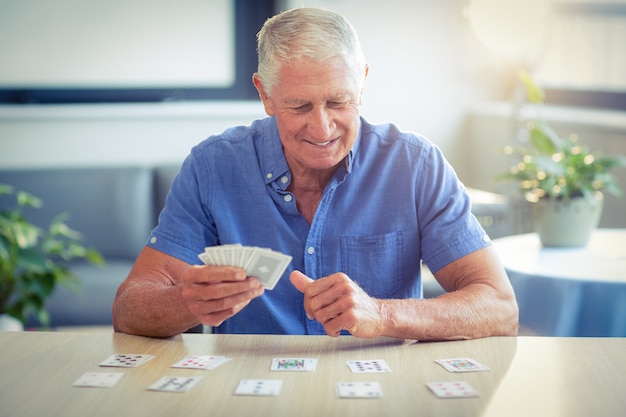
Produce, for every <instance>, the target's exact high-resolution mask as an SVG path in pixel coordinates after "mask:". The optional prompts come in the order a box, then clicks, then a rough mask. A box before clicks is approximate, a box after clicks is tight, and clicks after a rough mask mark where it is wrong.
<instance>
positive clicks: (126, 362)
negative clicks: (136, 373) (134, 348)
mask: <svg viewBox="0 0 626 417" xmlns="http://www.w3.org/2000/svg"><path fill="white" fill-rule="evenodd" d="M153 358H154V356H152V355H148V354H135V353H116V354H114V355H111V356H109V357H108V358H107V359H106V360H105V361H104V362H101V363H100V366H112V367H118V368H136V367H138V366H139V365H143V364H144V363H146V362H148V361H149V360H150V359H153Z"/></svg>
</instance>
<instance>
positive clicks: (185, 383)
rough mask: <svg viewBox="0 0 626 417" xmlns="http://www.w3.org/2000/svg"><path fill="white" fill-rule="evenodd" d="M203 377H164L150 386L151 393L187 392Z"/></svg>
mask: <svg viewBox="0 0 626 417" xmlns="http://www.w3.org/2000/svg"><path fill="white" fill-rule="evenodd" d="M202 378H203V377H201V376H193V377H191V376H164V377H163V378H161V379H159V380H158V381H157V382H155V383H154V384H152V385H150V386H149V387H148V389H149V390H150V391H164V392H187V391H189V390H190V389H192V388H193V387H195V386H196V385H197V384H198V382H200V381H201V380H202Z"/></svg>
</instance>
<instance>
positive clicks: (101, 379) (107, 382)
mask: <svg viewBox="0 0 626 417" xmlns="http://www.w3.org/2000/svg"><path fill="white" fill-rule="evenodd" d="M122 376H124V373H122V372H85V373H84V374H83V375H82V376H81V377H80V378H78V379H77V380H76V381H74V383H73V384H72V386H74V387H99V388H110V387H112V386H113V385H115V384H116V383H117V381H119V380H120V378H121V377H122Z"/></svg>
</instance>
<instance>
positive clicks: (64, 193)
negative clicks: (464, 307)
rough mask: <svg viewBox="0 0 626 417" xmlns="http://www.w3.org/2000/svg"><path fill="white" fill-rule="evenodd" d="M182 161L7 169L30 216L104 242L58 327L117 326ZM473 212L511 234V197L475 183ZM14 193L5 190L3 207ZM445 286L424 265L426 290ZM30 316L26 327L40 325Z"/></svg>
mask: <svg viewBox="0 0 626 417" xmlns="http://www.w3.org/2000/svg"><path fill="white" fill-rule="evenodd" d="M178 170H179V166H178V165H172V164H169V165H168V164H163V165H155V166H111V167H76V168H45V169H18V168H15V169H0V184H8V185H12V186H13V187H15V188H16V189H17V190H23V191H27V192H30V193H31V194H33V195H35V196H37V197H39V198H41V199H42V200H43V204H44V206H43V208H41V209H34V208H33V209H29V210H27V211H26V212H25V214H26V216H27V218H28V219H29V220H30V221H31V222H33V223H35V224H37V225H38V226H41V227H47V226H48V225H49V224H50V220H52V218H53V217H54V216H56V215H58V214H59V213H62V212H66V213H68V214H69V216H70V217H69V220H68V222H67V223H68V225H69V226H70V227H71V228H73V229H75V230H77V231H79V232H81V233H82V234H83V236H84V243H85V244H87V245H88V246H93V247H94V248H96V249H97V250H98V251H100V253H101V254H102V255H103V257H104V258H105V261H106V263H105V265H104V266H98V265H93V264H89V263H86V262H82V261H81V262H75V263H72V264H71V266H70V268H71V270H72V271H73V272H74V273H76V275H77V276H78V277H79V278H80V279H81V281H82V286H81V292H80V293H79V294H75V293H72V292H71V291H69V290H68V289H67V288H65V287H58V288H57V289H56V290H55V292H54V294H53V296H52V297H51V298H50V299H49V301H48V302H47V304H46V307H47V309H48V311H49V313H50V319H51V321H50V325H51V326H52V327H53V328H56V327H67V326H97V325H108V326H110V325H111V320H112V315H111V305H112V303H113V299H114V297H115V292H116V290H117V287H118V286H119V284H120V283H121V282H122V281H123V280H124V278H126V276H127V275H128V273H129V271H130V269H131V267H132V265H133V262H134V260H135V258H136V257H137V255H138V254H139V252H140V251H141V249H142V248H143V246H144V244H145V242H146V239H147V238H148V236H149V234H150V231H151V230H152V228H153V227H154V226H155V225H156V222H157V217H158V215H159V213H160V211H161V209H162V207H163V205H164V204H165V199H166V197H167V193H168V192H169V188H170V184H171V183H172V180H173V179H174V176H175V175H176V173H177V172H178ZM469 193H470V197H471V199H472V206H473V209H472V210H473V212H474V214H475V215H476V217H477V218H478V220H479V221H480V222H481V224H482V225H483V227H484V228H485V230H486V231H487V233H488V234H489V235H490V236H491V237H492V238H497V237H501V236H504V235H506V234H507V233H508V230H509V226H508V224H509V222H508V221H507V213H508V203H507V201H506V199H505V198H504V197H503V196H500V195H497V194H492V193H487V192H484V191H480V190H475V189H469ZM8 201H9V200H8V199H6V198H4V199H3V198H2V197H0V207H5V206H6V204H9V203H8ZM441 293H443V289H442V288H441V287H440V286H439V284H438V283H437V281H435V280H434V278H433V277H432V275H431V274H430V273H429V272H428V270H427V268H426V267H424V296H425V297H435V296H437V295H439V294H441ZM37 326H38V323H37V322H36V320H35V319H34V318H30V319H29V321H28V322H27V323H26V327H27V328H28V327H37Z"/></svg>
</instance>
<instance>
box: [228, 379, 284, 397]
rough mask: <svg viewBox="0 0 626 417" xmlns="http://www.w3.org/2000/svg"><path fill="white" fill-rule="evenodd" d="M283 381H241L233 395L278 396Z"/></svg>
mask: <svg viewBox="0 0 626 417" xmlns="http://www.w3.org/2000/svg"><path fill="white" fill-rule="evenodd" d="M282 385H283V381H281V380H280V379H242V380H241V381H239V385H237V389H236V390H235V395H259V396H271V395H274V396H275V395H278V393H279V392H280V388H281V386H282Z"/></svg>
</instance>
